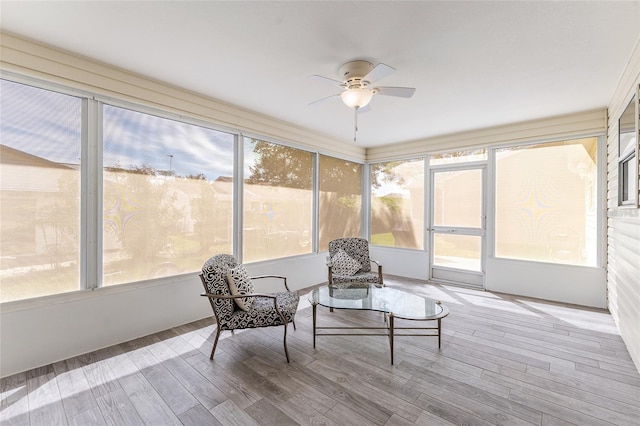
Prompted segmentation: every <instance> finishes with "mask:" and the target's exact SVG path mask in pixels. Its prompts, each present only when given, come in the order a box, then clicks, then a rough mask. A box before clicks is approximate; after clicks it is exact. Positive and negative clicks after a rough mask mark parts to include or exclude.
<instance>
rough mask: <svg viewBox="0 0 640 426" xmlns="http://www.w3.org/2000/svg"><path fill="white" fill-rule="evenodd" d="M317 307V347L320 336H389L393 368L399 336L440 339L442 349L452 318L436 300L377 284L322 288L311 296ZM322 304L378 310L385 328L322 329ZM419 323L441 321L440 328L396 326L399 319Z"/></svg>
mask: <svg viewBox="0 0 640 426" xmlns="http://www.w3.org/2000/svg"><path fill="white" fill-rule="evenodd" d="M307 297H308V299H309V302H311V306H312V308H313V347H314V348H315V347H316V336H388V337H389V346H390V349H391V365H393V339H394V337H396V336H428V337H437V338H438V348H439V347H440V341H441V339H440V334H441V320H442V318H444V317H446V316H447V315H449V309H447V307H446V306H443V305H442V303H440V302H439V301H435V300H430V299H425V298H424V297H422V296H418V295H415V294H411V293H408V292H406V291H402V290H398V289H395V288H391V287H383V286H380V285H376V284H362V285H361V286H359V287H349V288H337V287H329V286H324V287H319V288H316V289H315V290H313V291H312V292H311V293H309V295H308V296H307ZM318 305H320V306H324V307H326V308H330V309H331V310H332V311H333V309H350V310H358V311H378V312H382V313H384V327H318V326H317V324H316V318H317V312H316V311H317V307H318ZM396 318H397V319H403V320H415V321H437V323H438V325H437V327H396V326H395V321H394V320H395V319H396ZM318 330H384V331H385V332H378V333H362V332H360V333H347V332H341V333H328V332H323V333H318ZM396 330H433V331H431V332H429V333H428V334H417V333H396Z"/></svg>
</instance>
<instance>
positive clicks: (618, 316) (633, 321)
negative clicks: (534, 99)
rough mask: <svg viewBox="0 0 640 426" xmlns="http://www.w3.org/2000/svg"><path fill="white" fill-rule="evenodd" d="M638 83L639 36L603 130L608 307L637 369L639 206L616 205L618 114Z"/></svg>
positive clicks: (639, 361)
mask: <svg viewBox="0 0 640 426" xmlns="http://www.w3.org/2000/svg"><path fill="white" fill-rule="evenodd" d="M639 84H640V40H638V42H637V43H636V47H635V49H634V51H633V53H632V55H631V58H630V61H629V64H628V66H627V68H626V69H625V70H624V73H623V74H622V77H621V79H620V83H619V84H618V87H617V88H616V90H615V93H614V94H613V97H612V99H611V102H610V104H609V122H608V132H607V291H608V307H609V311H610V312H611V315H612V316H613V318H614V320H615V322H616V324H617V326H618V329H619V331H620V335H621V336H622V338H623V340H624V341H625V343H626V345H627V349H628V350H629V353H630V355H631V358H632V359H633V361H634V363H635V365H636V368H638V370H639V371H640V210H639V209H638V208H618V118H619V117H620V114H621V113H622V111H623V110H624V109H625V107H626V106H627V104H628V102H629V99H630V97H631V94H632V92H633V91H634V90H636V89H637V87H638V85H639ZM636 161H638V156H636ZM638 179H639V180H640V176H639V177H638Z"/></svg>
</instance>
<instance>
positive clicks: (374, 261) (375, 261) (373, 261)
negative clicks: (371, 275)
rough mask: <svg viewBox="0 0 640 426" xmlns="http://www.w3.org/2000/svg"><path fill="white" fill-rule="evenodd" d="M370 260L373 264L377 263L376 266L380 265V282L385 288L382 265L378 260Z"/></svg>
mask: <svg viewBox="0 0 640 426" xmlns="http://www.w3.org/2000/svg"><path fill="white" fill-rule="evenodd" d="M369 260H371V263H375V264H376V265H378V281H379V282H380V284H382V285H383V286H384V283H383V281H382V264H381V263H379V262H378V261H377V260H373V259H369Z"/></svg>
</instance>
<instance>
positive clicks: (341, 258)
mask: <svg viewBox="0 0 640 426" xmlns="http://www.w3.org/2000/svg"><path fill="white" fill-rule="evenodd" d="M331 263H332V264H333V268H331V270H332V271H333V273H335V274H338V275H353V274H355V273H356V272H358V271H359V270H360V269H361V268H362V265H361V264H360V262H358V261H357V260H355V259H354V258H353V257H351V256H349V255H348V254H347V252H346V251H344V250H342V249H340V250H338V252H337V253H336V254H335V255H334V256H333V257H332V258H331Z"/></svg>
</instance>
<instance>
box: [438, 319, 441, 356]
mask: <svg viewBox="0 0 640 426" xmlns="http://www.w3.org/2000/svg"><path fill="white" fill-rule="evenodd" d="M440 336H442V331H441V330H440V318H438V349H440Z"/></svg>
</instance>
